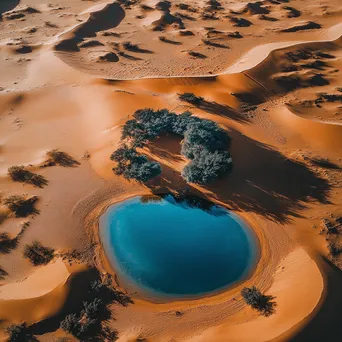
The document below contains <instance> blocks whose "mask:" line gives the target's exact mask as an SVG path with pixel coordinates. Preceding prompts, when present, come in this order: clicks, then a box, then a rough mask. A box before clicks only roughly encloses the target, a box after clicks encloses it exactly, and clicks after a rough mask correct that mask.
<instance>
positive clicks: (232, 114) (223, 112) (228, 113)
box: [193, 99, 250, 123]
mask: <svg viewBox="0 0 342 342" xmlns="http://www.w3.org/2000/svg"><path fill="white" fill-rule="evenodd" d="M193 105H194V106H195V107H197V108H198V109H200V110H203V111H204V112H207V113H210V114H214V115H219V116H222V117H226V118H229V119H232V120H235V121H237V122H241V123H247V122H249V121H250V120H249V119H248V117H247V116H245V115H243V113H241V112H239V111H236V110H235V109H234V108H232V107H230V106H227V105H224V104H220V103H217V102H215V101H208V100H204V99H201V100H200V101H199V102H198V103H196V104H193Z"/></svg>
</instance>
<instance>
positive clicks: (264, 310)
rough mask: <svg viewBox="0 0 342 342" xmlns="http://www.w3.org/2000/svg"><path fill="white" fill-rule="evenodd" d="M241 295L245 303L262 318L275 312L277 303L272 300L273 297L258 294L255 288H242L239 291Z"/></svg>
mask: <svg viewBox="0 0 342 342" xmlns="http://www.w3.org/2000/svg"><path fill="white" fill-rule="evenodd" d="M241 295H242V297H243V299H244V301H245V302H246V304H248V305H250V306H251V307H252V308H253V309H255V310H257V311H258V312H260V313H261V314H262V315H264V316H266V317H267V316H270V315H272V314H273V313H274V312H275V307H276V305H277V303H276V302H275V301H274V300H273V299H275V297H273V296H267V295H265V294H263V293H261V292H260V290H258V289H257V288H256V287H255V286H252V287H251V288H249V287H244V288H243V289H242V290H241Z"/></svg>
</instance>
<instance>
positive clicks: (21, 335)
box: [5, 323, 38, 342]
mask: <svg viewBox="0 0 342 342" xmlns="http://www.w3.org/2000/svg"><path fill="white" fill-rule="evenodd" d="M5 333H6V335H7V339H6V342H23V341H38V340H37V339H36V338H35V337H34V336H33V335H32V334H31V333H30V332H29V329H28V327H27V325H26V323H20V324H12V325H10V326H8V327H7V328H5Z"/></svg>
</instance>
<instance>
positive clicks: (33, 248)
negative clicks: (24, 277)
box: [24, 241, 55, 266]
mask: <svg viewBox="0 0 342 342" xmlns="http://www.w3.org/2000/svg"><path fill="white" fill-rule="evenodd" d="M54 255H55V250H54V249H53V248H50V247H45V246H43V245H42V244H41V243H40V242H39V241H34V242H33V243H32V244H31V245H26V246H25V248H24V258H26V259H29V260H30V261H31V263H32V264H33V265H34V266H38V265H46V264H48V263H49V262H50V261H51V260H52V259H53V258H54Z"/></svg>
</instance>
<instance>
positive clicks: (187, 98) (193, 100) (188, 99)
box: [179, 93, 203, 105]
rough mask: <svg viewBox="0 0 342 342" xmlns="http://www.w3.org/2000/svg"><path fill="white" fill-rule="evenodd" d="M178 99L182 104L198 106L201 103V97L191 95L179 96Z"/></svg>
mask: <svg viewBox="0 0 342 342" xmlns="http://www.w3.org/2000/svg"><path fill="white" fill-rule="evenodd" d="M179 99H180V100H181V101H184V102H189V103H191V104H193V105H199V104H200V103H201V102H202V101H203V97H200V96H196V95H195V94H193V93H183V94H180V95H179Z"/></svg>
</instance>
